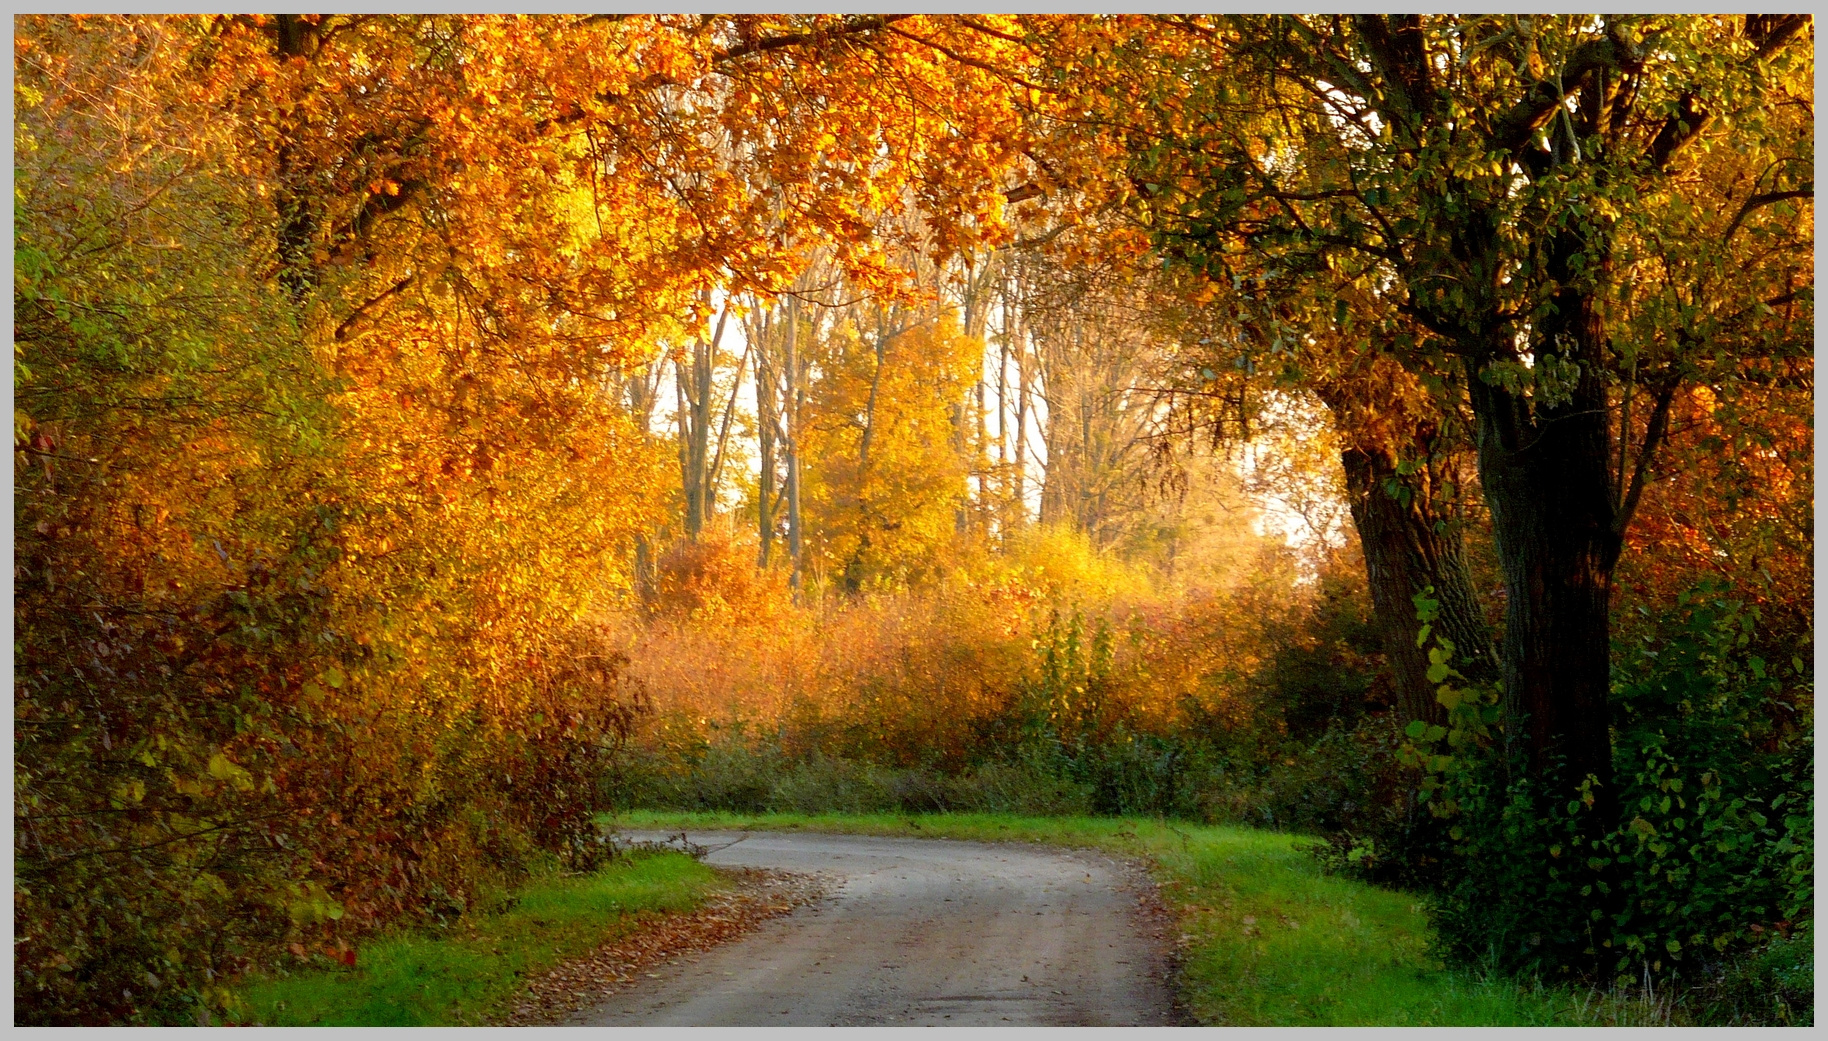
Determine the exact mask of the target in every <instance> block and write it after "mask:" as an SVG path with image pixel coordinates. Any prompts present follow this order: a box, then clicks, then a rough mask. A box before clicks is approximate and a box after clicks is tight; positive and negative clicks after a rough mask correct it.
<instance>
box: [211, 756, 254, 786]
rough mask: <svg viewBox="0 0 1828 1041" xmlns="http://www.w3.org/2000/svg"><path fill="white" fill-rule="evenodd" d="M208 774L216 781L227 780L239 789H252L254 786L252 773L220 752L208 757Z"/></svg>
mask: <svg viewBox="0 0 1828 1041" xmlns="http://www.w3.org/2000/svg"><path fill="white" fill-rule="evenodd" d="M209 775H210V776H211V777H214V778H215V779H216V780H218V781H227V782H228V783H229V784H232V785H234V786H235V787H236V788H237V789H239V790H241V791H252V790H253V788H254V777H253V775H252V774H250V773H248V772H247V771H246V770H244V769H242V768H241V767H240V766H238V765H236V764H235V762H234V761H233V760H231V759H230V758H229V757H228V756H226V755H224V754H222V753H221V752H217V753H216V754H214V755H212V756H210V757H209Z"/></svg>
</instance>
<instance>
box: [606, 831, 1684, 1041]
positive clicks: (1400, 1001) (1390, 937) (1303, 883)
mask: <svg viewBox="0 0 1828 1041" xmlns="http://www.w3.org/2000/svg"><path fill="white" fill-rule="evenodd" d="M617 823H619V824H620V825H621V826H623V827H628V828H643V829H667V830H675V831H677V830H684V831H686V832H687V833H688V835H689V833H690V832H691V831H693V830H721V829H736V830H753V831H760V830H796V829H797V830H805V831H822V832H838V833H844V834H865V835H918V836H926V837H931V838H954V839H978V840H989V841H1021V842H1045V843H1052V844H1058V845H1068V846H1081V847H1091V848H1097V849H1103V850H1107V851H1109V852H1113V853H1119V854H1124V855H1129V856H1140V857H1144V858H1146V859H1147V860H1149V861H1150V862H1151V863H1152V864H1154V866H1155V875H1156V879H1157V881H1158V883H1159V884H1160V886H1161V891H1162V897H1163V899H1164V900H1165V901H1166V902H1167V903H1168V905H1169V906H1170V907H1172V908H1174V909H1175V910H1176V911H1177V912H1178V913H1179V914H1180V917H1181V929H1182V954H1181V957H1182V988H1183V995H1184V997H1185V1000H1186V1002H1187V1005H1188V1008H1189V1009H1190V1011H1192V1013H1193V1015H1194V1016H1195V1018H1197V1019H1198V1020H1199V1021H1200V1022H1201V1023H1206V1024H1211V1025H1231V1026H1391V1027H1395V1026H1550V1025H1588V1026H1603V1025H1604V1026H1625V1025H1662V1024H1665V1023H1667V1022H1668V1021H1669V1020H1668V1013H1667V1011H1666V1009H1664V1008H1662V1007H1660V1006H1657V1005H1653V1004H1651V1003H1648V1002H1645V1001H1642V1000H1641V999H1635V998H1632V997H1629V996H1622V995H1614V994H1601V993H1593V992H1577V991H1573V990H1568V989H1565V988H1555V987H1546V986H1541V985H1529V984H1522V983H1519V982H1518V981H1516V980H1512V979H1507V978H1502V977H1494V976H1492V975H1490V974H1486V973H1483V972H1480V971H1478V969H1477V968H1476V967H1472V966H1448V965H1443V964H1441V963H1440V962H1439V961H1438V960H1436V959H1435V958H1434V957H1433V956H1432V955H1431V953H1430V951H1429V930H1428V921H1427V917H1426V915H1425V913H1424V909H1423V907H1422V906H1421V904H1420V903H1419V902H1418V900H1417V898H1416V897H1414V896H1412V895H1409V894H1404V893H1397V892H1391V891H1389V890H1383V889H1378V888H1376V887H1373V886H1369V885H1365V884H1363V883H1361V882H1357V881H1354V880H1351V879H1347V878H1341V877H1337V876H1330V875H1325V874H1322V873H1321V871H1320V869H1319V866H1318V864H1316V863H1315V862H1314V860H1313V858H1312V857H1310V856H1308V855H1307V854H1305V853H1303V852H1301V851H1300V850H1299V849H1298V848H1296V847H1297V845H1298V843H1299V841H1300V840H1299V839H1298V838H1297V837H1296V836H1292V835H1286V834H1279V833H1275V832H1267V831H1258V830H1255V829H1251V828H1240V827H1226V826H1222V825H1211V826H1206V825H1192V824H1177V823H1168V822H1162V821H1156V820H1145V819H1135V818H1098V817H1022V816H1014V815H1004V814H922V815H912V816H911V815H907V814H788V813H774V814H761V815H755V814H738V813H683V812H671V811H652V810H647V811H630V812H626V813H623V814H621V815H620V816H619V817H618V818H617Z"/></svg>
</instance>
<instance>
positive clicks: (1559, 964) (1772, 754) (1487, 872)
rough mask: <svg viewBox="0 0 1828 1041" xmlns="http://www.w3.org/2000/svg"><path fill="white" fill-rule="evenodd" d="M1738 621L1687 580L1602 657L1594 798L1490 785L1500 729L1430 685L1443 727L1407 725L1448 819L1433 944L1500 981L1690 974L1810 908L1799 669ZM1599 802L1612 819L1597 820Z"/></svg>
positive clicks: (1731, 607)
mask: <svg viewBox="0 0 1828 1041" xmlns="http://www.w3.org/2000/svg"><path fill="white" fill-rule="evenodd" d="M1755 623H1756V613H1755V612H1754V611H1751V610H1747V609H1746V608H1745V606H1744V605H1743V604H1742V603H1740V602H1738V601H1735V600H1732V599H1729V598H1728V597H1727V591H1726V590H1725V589H1724V588H1721V587H1719V586H1717V585H1706V586H1702V587H1699V588H1697V589H1696V590H1694V591H1691V592H1689V593H1685V594H1684V595H1683V596H1682V597H1681V598H1680V600H1679V602H1678V604H1677V605H1676V609H1675V610H1674V611H1673V612H1671V613H1670V614H1669V616H1668V617H1667V618H1666V619H1665V621H1664V623H1663V624H1662V625H1661V626H1659V627H1658V629H1659V630H1660V631H1659V632H1656V633H1655V634H1654V635H1651V636H1647V637H1645V638H1644V639H1642V640H1641V641H1639V642H1638V643H1636V644H1634V645H1631V646H1628V647H1624V648H1621V653H1620V654H1619V665H1618V667H1617V669H1616V671H1615V676H1616V682H1615V687H1614V698H1615V716H1616V723H1615V727H1616V729H1615V739H1614V759H1615V768H1614V772H1615V778H1616V781H1615V783H1616V784H1617V785H1618V792H1617V795H1616V796H1615V797H1614V798H1613V799H1611V800H1604V799H1600V798H1598V797H1597V796H1598V794H1599V793H1596V792H1595V791H1593V790H1592V789H1591V787H1590V786H1583V787H1582V788H1581V789H1580V791H1581V792H1582V793H1583V794H1582V796H1581V798H1578V799H1574V800H1567V799H1565V798H1560V799H1556V798H1550V797H1547V796H1546V795H1545V792H1546V791H1548V790H1552V789H1549V788H1547V787H1546V786H1544V785H1539V784H1537V783H1532V782H1528V781H1522V780H1507V777H1511V776H1519V775H1520V774H1521V769H1520V767H1519V765H1518V764H1510V763H1507V762H1506V761H1505V759H1504V757H1503V755H1502V744H1501V743H1499V742H1496V741H1489V740H1487V736H1488V735H1489V736H1490V737H1497V736H1500V735H1499V733H1498V730H1499V728H1498V727H1497V721H1498V716H1497V713H1496V705H1495V702H1494V698H1495V696H1494V695H1492V694H1491V693H1489V692H1484V693H1481V692H1478V691H1460V690H1455V689H1453V688H1452V687H1451V686H1450V685H1449V686H1444V687H1443V696H1442V701H1443V704H1446V705H1448V706H1449V709H1450V718H1451V720H1452V728H1451V731H1450V732H1447V733H1444V734H1436V733H1424V732H1422V731H1423V728H1421V727H1420V726H1417V727H1415V728H1414V730H1412V736H1413V737H1415V738H1416V739H1417V745H1418V746H1419V747H1417V748H1414V749H1412V750H1411V756H1412V761H1414V762H1417V763H1418V764H1420V765H1423V766H1424V767H1426V768H1427V769H1429V770H1430V771H1431V773H1430V777H1429V778H1428V779H1427V780H1425V781H1424V787H1425V789H1426V790H1427V791H1426V795H1427V797H1428V799H1429V801H1430V803H1431V805H1432V806H1433V807H1434V808H1435V809H1436V810H1437V811H1438V814H1439V815H1440V816H1442V817H1443V818H1445V819H1446V820H1447V821H1448V823H1449V824H1450V826H1451V831H1450V833H1449V834H1450V837H1451V839H1452V844H1453V854H1454V855H1453V856H1452V857H1451V858H1449V860H1448V862H1447V864H1446V873H1445V878H1444V882H1443V887H1442V891H1441V896H1440V900H1439V905H1438V913H1437V923H1438V926H1439V928H1440V934H1441V939H1442V942H1443V944H1444V946H1445V947H1446V948H1447V949H1448V950H1449V951H1451V952H1453V953H1454V954H1455V955H1456V956H1460V957H1468V956H1490V957H1491V958H1492V959H1493V960H1494V961H1495V963H1496V964H1497V965H1498V966H1499V967H1500V968H1503V969H1506V970H1511V971H1525V972H1542V973H1547V974H1570V973H1572V974H1581V975H1597V976H1599V977H1600V978H1602V979H1603V978H1612V979H1615V980H1619V981H1623V982H1626V983H1629V982H1632V981H1643V980H1652V979H1656V978H1661V977H1666V976H1667V977H1685V978H1687V979H1689V980H1691V981H1698V980H1704V979H1708V978H1710V977H1721V976H1722V974H1723V973H1725V974H1726V975H1729V976H1730V975H1732V974H1733V972H1736V971H1738V970H1733V972H1729V971H1728V970H1726V969H1724V968H1723V966H1726V965H1728V964H1730V963H1731V962H1733V961H1734V960H1735V959H1741V958H1744V957H1745V956H1746V955H1747V953H1748V952H1750V951H1753V950H1756V949H1757V948H1759V947H1761V946H1763V945H1764V944H1765V943H1766V942H1767V940H1768V938H1769V937H1771V936H1773V935H1776V936H1784V935H1788V934H1789V933H1790V932H1791V931H1792V930H1793V929H1795V928H1796V927H1797V925H1798V923H1800V922H1804V921H1806V920H1808V919H1809V918H1811V917H1812V916H1813V898H1812V895H1811V893H1812V887H1813V875H1812V868H1811V867H1810V864H1811V857H1812V854H1813V835H1812V830H1811V829H1812V823H1811V822H1812V818H1813V812H1814V800H1813V773H1812V769H1813V767H1812V763H1813V758H1812V755H1813V738H1812V736H1811V735H1810V733H1809V730H1808V720H1807V718H1806V716H1807V713H1806V711H1805V707H1806V705H1807V704H1808V692H1809V686H1808V684H1809V679H1808V675H1807V673H1806V672H1805V670H1804V669H1803V668H1802V663H1801V662H1800V660H1798V661H1793V662H1792V663H1791V666H1790V667H1789V668H1784V669H1778V668H1773V667H1771V666H1770V665H1769V664H1768V663H1767V662H1766V661H1764V659H1763V658H1762V657H1760V656H1758V655H1756V654H1752V653H1749V652H1748V650H1747V648H1748V647H1749V646H1750V644H1751V637H1752V633H1753V629H1754V626H1755ZM1442 671H1443V672H1445V671H1446V669H1445V667H1444V666H1443V669H1442ZM1780 674H1782V675H1787V677H1788V679H1789V682H1788V684H1787V685H1786V684H1785V683H1784V682H1782V681H1780V678H1779V677H1780ZM1441 729H1442V728H1438V727H1437V728H1433V730H1435V731H1440V730H1441ZM1443 738H1445V739H1446V740H1447V742H1448V747H1447V748H1445V749H1439V748H1438V746H1436V745H1434V742H1436V741H1440V740H1442V739H1443ZM1507 768H1508V769H1507ZM1552 780H1553V779H1551V781H1552ZM1608 806H1611V807H1616V813H1617V816H1616V817H1612V818H1609V819H1608V818H1603V817H1601V816H1600V814H1602V813H1604V812H1605V811H1606V807H1608Z"/></svg>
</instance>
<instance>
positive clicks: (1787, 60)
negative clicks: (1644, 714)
mask: <svg viewBox="0 0 1828 1041" xmlns="http://www.w3.org/2000/svg"><path fill="white" fill-rule="evenodd" d="M1164 24H1165V25H1171V26H1172V27H1173V28H1174V29H1176V30H1177V31H1178V32H1179V33H1180V34H1182V39H1183V40H1184V41H1186V43H1185V47H1186V49H1184V50H1179V51H1176V52H1175V53H1177V54H1180V55H1183V56H1185V60H1186V61H1187V62H1188V63H1189V64H1188V65H1186V66H1184V67H1183V68H1184V69H1185V70H1186V71H1189V72H1190V73H1191V75H1189V76H1186V77H1182V78H1181V79H1180V80H1178V81H1176V80H1168V79H1163V80H1159V81H1157V83H1158V84H1163V85H1164V86H1163V87H1162V89H1163V90H1164V91H1165V93H1164V95H1163V96H1162V97H1161V98H1160V99H1159V101H1160V103H1161V104H1162V105H1164V106H1167V107H1168V108H1169V109H1171V110H1172V111H1173V112H1174V114H1175V117H1176V120H1177V123H1176V128H1175V129H1171V130H1169V131H1168V132H1166V133H1165V134H1164V135H1163V138H1164V141H1163V144H1164V146H1165V147H1164V149H1163V150H1162V151H1161V152H1160V153H1158V154H1159V155H1160V156H1161V163H1160V165H1159V166H1145V169H1148V170H1152V171H1159V172H1150V173H1142V174H1141V175H1140V176H1139V178H1138V180H1139V181H1141V182H1142V183H1141V184H1140V185H1139V186H1138V187H1137V188H1136V192H1137V195H1138V196H1139V197H1140V198H1142V199H1146V200H1147V203H1146V204H1147V206H1148V207H1149V211H1150V214H1151V219H1152V220H1153V221H1155V223H1156V227H1157V228H1158V229H1159V231H1160V233H1161V235H1162V238H1163V241H1164V243H1171V244H1173V246H1172V248H1177V249H1184V250H1186V251H1187V252H1188V255H1189V256H1190V258H1191V259H1192V260H1193V262H1194V263H1197V264H1199V265H1201V266H1202V267H1203V268H1204V269H1205V270H1207V271H1209V272H1211V273H1212V275H1213V276H1214V277H1219V278H1224V279H1226V280H1227V281H1231V280H1233V279H1234V278H1235V279H1236V280H1237V284H1238V285H1240V286H1245V287H1248V288H1249V289H1250V291H1254V292H1273V293H1276V294H1277V295H1278V296H1279V297H1280V299H1281V300H1282V301H1283V302H1284V304H1285V305H1290V306H1294V307H1295V308H1296V311H1295V312H1294V315H1295V317H1293V320H1291V321H1288V322H1287V330H1286V336H1285V337H1284V339H1285V342H1289V343H1291V344H1296V345H1298V344H1300V343H1301V342H1302V341H1301V332H1300V330H1301V328H1302V327H1303V326H1304V325H1308V324H1313V325H1322V324H1326V325H1331V326H1333V327H1335V328H1337V329H1338V330H1339V331H1340V332H1341V333H1343V334H1345V335H1347V336H1360V337H1364V338H1366V339H1367V340H1368V342H1369V344H1370V345H1371V347H1372V348H1373V349H1382V350H1388V351H1389V352H1390V353H1391V354H1392V355H1393V356H1394V357H1396V358H1397V359H1398V360H1400V361H1402V362H1403V363H1404V364H1405V365H1406V366H1408V367H1410V368H1411V369H1412V371H1415V372H1416V373H1417V374H1418V375H1421V376H1424V377H1426V376H1428V375H1430V374H1438V373H1439V372H1440V371H1441V370H1443V369H1446V368H1448V367H1449V366H1452V367H1457V368H1459V369H1460V370H1462V372H1463V378H1462V380H1461V393H1463V394H1464V395H1465V397H1464V400H1465V401H1466V403H1467V407H1468V408H1469V410H1470V412H1471V416H1472V420H1473V431H1472V433H1473V439H1474V442H1475V444H1476V445H1477V450H1478V461H1479V476H1480V482H1481V488H1482V491H1483V494H1484V496H1485V499H1486V501H1487V503H1488V504H1489V506H1490V510H1491V516H1492V524H1493V533H1494V539H1495V545H1496V549H1497V553H1498V557H1499V560H1500V562H1501V564H1502V567H1503V570H1504V573H1505V585H1506V591H1507V607H1506V611H1507V618H1506V625H1505V636H1504V641H1503V667H1504V680H1505V690H1506V696H1507V698H1508V699H1509V703H1510V706H1511V710H1512V711H1513V712H1514V713H1515V715H1516V716H1517V718H1519V719H1521V720H1526V721H1527V722H1525V723H1523V724H1522V725H1523V727H1524V729H1525V734H1526V735H1527V738H1526V746H1527V749H1528V752H1529V757H1530V761H1531V763H1532V770H1533V771H1534V772H1535V773H1537V774H1539V775H1545V776H1546V775H1549V774H1552V773H1559V775H1560V776H1561V777H1562V779H1563V780H1562V781H1561V782H1560V783H1564V784H1567V785H1570V786H1572V785H1574V784H1576V783H1578V781H1579V780H1580V779H1581V778H1584V777H1589V776H1591V777H1595V778H1597V779H1598V780H1599V781H1600V783H1601V789H1602V792H1604V791H1605V790H1606V789H1607V784H1608V781H1609V778H1610V769H1611V767H1610V760H1611V749H1610V742H1609V738H1608V733H1607V720H1608V714H1607V690H1608V684H1609V678H1608V677H1609V661H1608V655H1609V640H1608V632H1609V602H1608V601H1609V592H1610V587H1611V575H1612V573H1613V570H1614V568H1615V566H1616V564H1617V561H1618V556H1619V552H1620V550H1621V549H1622V547H1623V545H1624V541H1623V540H1624V536H1625V534H1626V532H1627V530H1628V528H1629V525H1630V521H1631V518H1632V516H1633V514H1634V512H1635V510H1636V507H1637V504H1638V502H1639V499H1640V497H1641V495H1642V489H1643V486H1644V483H1645V480H1646V477H1647V475H1648V473H1649V472H1650V467H1651V465H1652V463H1653V462H1654V460H1655V459H1656V457H1657V453H1658V450H1659V448H1660V446H1661V443H1662V442H1663V439H1664V436H1665V433H1666V429H1667V421H1668V418H1667V417H1668V411H1669V408H1670V404H1671V402H1672V401H1673V400H1674V396H1675V395H1676V393H1677V392H1678V390H1679V388H1681V387H1682V386H1684V385H1691V384H1693V383H1695V382H1697V381H1699V382H1714V381H1720V382H1733V381H1736V380H1738V379H1740V378H1741V373H1742V372H1743V371H1744V365H1745V364H1746V363H1747V362H1748V361H1749V360H1750V359H1753V358H1757V357H1760V356H1767V355H1771V354H1773V353H1775V354H1783V353H1785V352H1789V351H1794V350H1797V349H1798V346H1799V345H1800V344H1801V343H1802V342H1804V341H1805V340H1806V337H1804V336H1802V335H1800V334H1801V332H1802V331H1803V330H1806V329H1807V328H1808V325H1809V320H1810V319H1809V309H1808V304H1807V301H1808V285H1809V278H1810V272H1809V267H1808V263H1809V261H1808V256H1809V251H1808V243H1809V241H1810V238H1809V233H1808V230H1807V209H1806V208H1807V201H1808V199H1809V198H1810V193H1811V191H1812V188H1811V182H1810V181H1809V175H1808V173H1807V172H1806V171H1807V170H1808V168H1809V156H1810V152H1809V141H1808V135H1807V133H1806V130H1805V128H1806V126H1807V118H1806V117H1805V116H1804V115H1802V113H1803V112H1805V111H1806V99H1807V97H1808V85H1807V84H1808V79H1807V71H1808V69H1809V67H1810V60H1809V58H1808V55H1807V53H1806V51H1807V47H1806V45H1805V43H1804V42H1803V41H1806V40H1807V38H1808V33H1809V32H1810V24H1811V23H1810V22H1809V20H1808V19H1807V18H1803V17H1797V18H1791V17H1777V16H1771V17H1766V16H1753V17H1750V18H1745V19H1738V18H1731V19H1728V18H1709V17H1697V18H1643V17H1631V16H1608V17H1606V18H1602V19H1594V20H1583V19H1580V18H1561V17H1557V18H1542V19H1535V18H1526V17H1518V18H1510V19H1495V18H1473V19H1466V20H1455V19H1450V18H1446V17H1421V16H1389V17H1380V16H1357V17H1352V18H1347V17H1326V18H1309V17H1277V18H1266V19H1254V18H1239V19H1225V20H1211V21H1208V20H1201V19H1186V20H1169V21H1167V22H1165V23H1164ZM1202 66H1203V67H1204V68H1205V69H1210V70H1211V72H1210V73H1203V72H1200V71H1199V69H1200V67H1202ZM1239 82H1244V83H1249V84H1253V85H1255V86H1257V87H1258V88H1260V89H1258V90H1252V91H1245V92H1240V91H1238V90H1236V89H1235V87H1234V86H1233V85H1234V84H1236V83H1239ZM1177 83H1179V84H1186V83H1193V84H1195V86H1193V87H1191V88H1188V92H1183V91H1182V88H1181V87H1180V86H1177V85H1175V84H1177ZM1729 140H1730V141H1731V142H1732V146H1731V147H1732V148H1733V149H1734V150H1735V151H1736V152H1737V153H1738V156H1737V158H1738V161H1739V162H1740V164H1741V166H1740V169H1742V170H1744V171H1747V173H1746V174H1745V175H1744V176H1742V177H1740V178H1739V179H1737V180H1735V181H1731V182H1726V183H1722V182H1720V181H1717V180H1716V181H1713V182H1712V183H1709V182H1707V181H1705V180H1703V179H1701V178H1698V177H1697V176H1696V171H1697V170H1698V168H1699V166H1700V165H1701V163H1702V162H1703V160H1702V158H1701V157H1704V156H1706V155H1707V154H1708V153H1709V152H1710V151H1711V150H1713V149H1715V148H1720V147H1724V146H1725V143H1726V142H1727V141H1729ZM1751 171H1757V172H1756V173H1752V172H1751ZM1672 214H1676V215H1680V219H1677V220H1673V221H1672V220H1671V219H1670V216H1671V215H1672ZM1754 229H1758V230H1754ZM1754 240H1756V241H1757V242H1758V243H1759V245H1758V246H1756V247H1754V246H1752V245H1750V243H1751V242H1753V241H1754ZM1729 258H1731V259H1729ZM1729 267H1734V268H1737V269H1738V270H1739V271H1740V274H1741V277H1740V278H1738V279H1737V280H1736V281H1732V282H1728V281H1724V280H1722V279H1721V278H1720V277H1719V273H1723V272H1724V271H1726V270H1728V268H1729ZM1270 283H1276V284H1274V285H1271V284H1270ZM1353 293H1371V294H1376V295H1378V296H1380V297H1384V298H1387V299H1388V300H1389V302H1390V303H1389V306H1388V307H1384V308H1378V309H1375V310H1373V312H1372V320H1371V321H1370V322H1369V323H1367V322H1366V321H1365V320H1363V319H1361V318H1360V317H1359V316H1358V315H1357V314H1355V309H1354V308H1352V307H1351V306H1350V300H1351V295H1350V294H1353ZM1701 294H1705V295H1701ZM1291 302H1292V303H1291Z"/></svg>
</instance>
